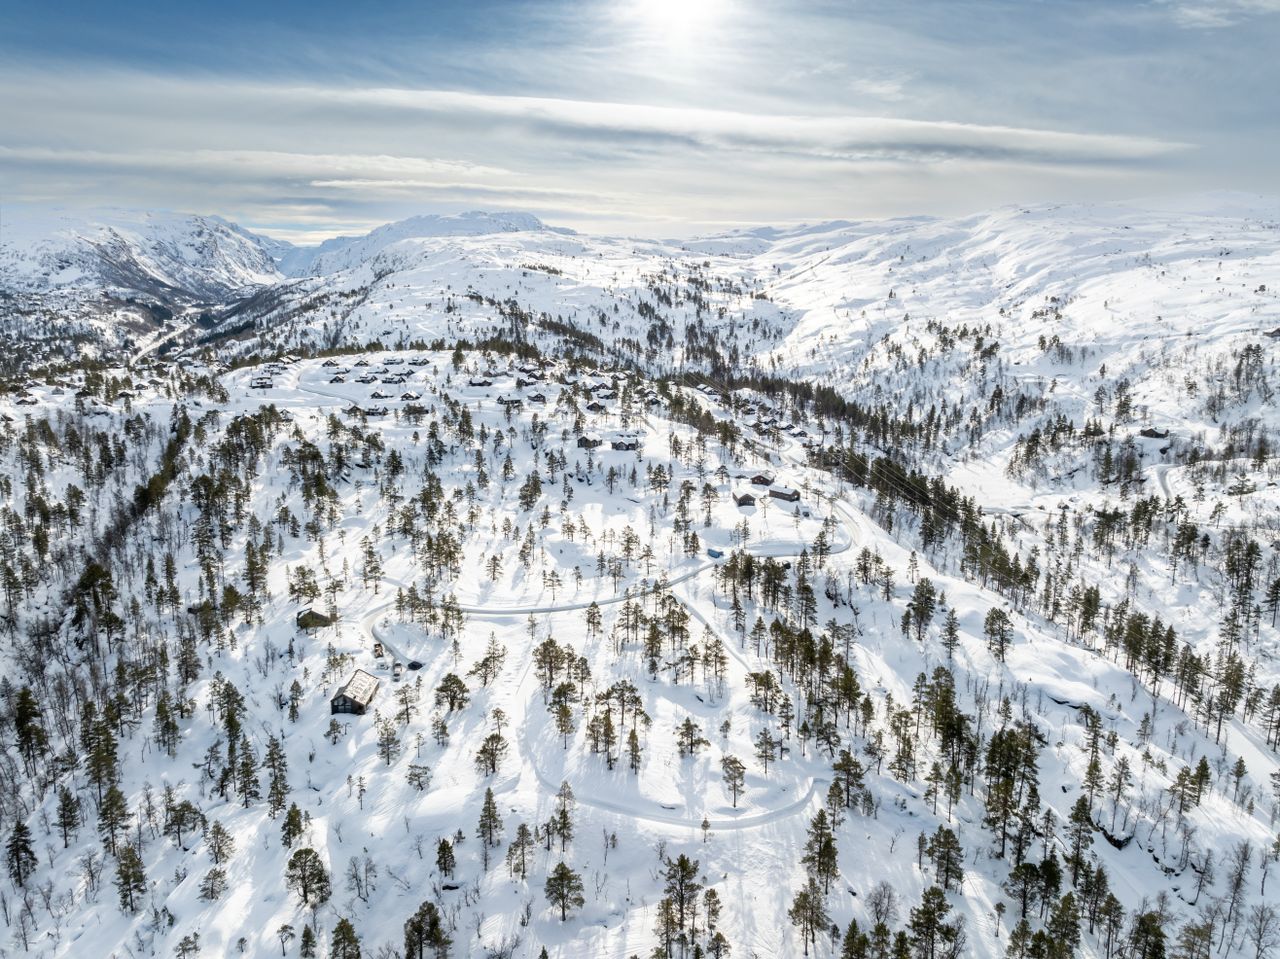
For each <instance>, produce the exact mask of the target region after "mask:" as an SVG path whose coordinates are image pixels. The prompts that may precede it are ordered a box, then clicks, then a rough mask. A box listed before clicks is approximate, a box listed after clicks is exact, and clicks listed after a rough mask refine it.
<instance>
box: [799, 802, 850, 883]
mask: <svg viewBox="0 0 1280 959" xmlns="http://www.w3.org/2000/svg"><path fill="white" fill-rule="evenodd" d="M800 862H801V863H803V864H804V866H805V867H807V868H808V870H809V875H810V876H811V877H813V878H814V879H815V880H817V881H818V882H819V883H821V884H822V894H823V895H824V896H825V895H826V894H827V893H828V892H830V891H831V881H832V880H833V879H835V877H836V876H837V875H839V873H840V863H839V857H838V854H837V851H836V838H835V833H834V832H832V829H831V823H830V820H828V819H827V812H826V810H825V809H819V810H818V811H817V813H815V814H814V817H813V820H812V821H811V822H810V823H809V838H808V840H807V841H806V842H805V846H804V855H803V856H802V857H801V859H800Z"/></svg>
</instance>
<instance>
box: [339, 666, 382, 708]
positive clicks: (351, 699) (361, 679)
mask: <svg viewBox="0 0 1280 959" xmlns="http://www.w3.org/2000/svg"><path fill="white" fill-rule="evenodd" d="M377 692H378V679H377V677H376V676H374V675H373V674H372V673H366V672H365V671H364V670H363V669H357V670H356V671H355V672H354V673H352V674H351V678H350V679H348V680H347V681H346V683H344V684H343V686H342V688H341V689H339V690H338V691H337V692H336V693H334V695H333V698H332V699H330V700H329V713H330V714H331V715H332V714H337V713H351V714H354V715H356V716H363V715H364V714H365V710H367V709H368V708H369V704H370V703H371V702H373V697H374V696H375V695H376V694H377Z"/></svg>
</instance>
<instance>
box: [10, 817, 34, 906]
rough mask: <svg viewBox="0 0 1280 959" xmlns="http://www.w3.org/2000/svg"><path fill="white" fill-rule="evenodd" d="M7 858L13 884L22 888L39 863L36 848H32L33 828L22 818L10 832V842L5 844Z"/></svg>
mask: <svg viewBox="0 0 1280 959" xmlns="http://www.w3.org/2000/svg"><path fill="white" fill-rule="evenodd" d="M5 860H6V862H7V863H8V865H9V876H10V878H11V879H13V884H14V885H15V886H17V887H18V888H19V889H21V888H22V887H23V886H24V885H26V882H27V877H28V876H30V875H31V873H32V872H33V871H34V870H35V868H36V865H37V860H36V854H35V850H34V849H32V848H31V830H30V829H28V828H27V824H26V823H25V822H23V821H22V820H21V819H20V820H18V821H17V822H16V823H15V824H14V826H13V832H12V833H10V834H9V842H8V843H7V844H6V845H5Z"/></svg>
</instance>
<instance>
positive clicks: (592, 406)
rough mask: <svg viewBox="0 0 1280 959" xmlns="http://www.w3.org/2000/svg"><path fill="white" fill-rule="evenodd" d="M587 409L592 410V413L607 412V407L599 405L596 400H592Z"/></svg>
mask: <svg viewBox="0 0 1280 959" xmlns="http://www.w3.org/2000/svg"><path fill="white" fill-rule="evenodd" d="M587 409H588V410H590V411H591V412H592V413H603V412H604V410H605V407H604V404H603V403H597V402H595V400H592V401H591V402H590V403H588V404H587Z"/></svg>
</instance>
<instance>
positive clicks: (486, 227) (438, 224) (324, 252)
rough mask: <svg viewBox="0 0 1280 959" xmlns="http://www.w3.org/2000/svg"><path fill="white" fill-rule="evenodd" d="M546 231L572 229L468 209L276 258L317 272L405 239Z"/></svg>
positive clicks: (293, 268)
mask: <svg viewBox="0 0 1280 959" xmlns="http://www.w3.org/2000/svg"><path fill="white" fill-rule="evenodd" d="M548 232H554V233H559V234H568V233H571V232H572V231H571V230H566V229H565V228H563V227H548V226H546V225H545V224H543V222H542V221H541V220H539V219H538V218H537V217H535V216H532V215H531V214H528V213H486V212H483V211H472V212H469V213H456V214H448V215H435V214H431V215H424V216H415V217H410V218H409V219H407V220H398V221H396V222H395V223H387V224H385V225H383V226H380V227H378V228H377V229H375V230H373V231H372V232H370V233H367V234H365V235H364V236H339V237H334V238H333V239H330V240H325V241H324V242H323V243H321V244H320V245H318V246H315V247H294V248H293V249H292V250H290V251H288V252H287V253H286V254H285V255H283V256H282V257H281V258H280V261H279V266H280V269H281V271H282V272H284V273H285V274H287V275H288V276H319V275H324V274H328V273H336V272H338V271H340V270H349V269H352V268H353V267H356V266H359V265H361V264H364V263H368V262H369V261H371V260H374V259H375V258H376V257H377V256H378V254H380V253H382V251H383V250H385V249H387V248H388V247H392V246H394V245H395V244H398V243H401V242H402V241H405V240H418V239H444V238H449V237H464V236H471V237H474V236H492V235H494V234H504V233H548Z"/></svg>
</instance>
